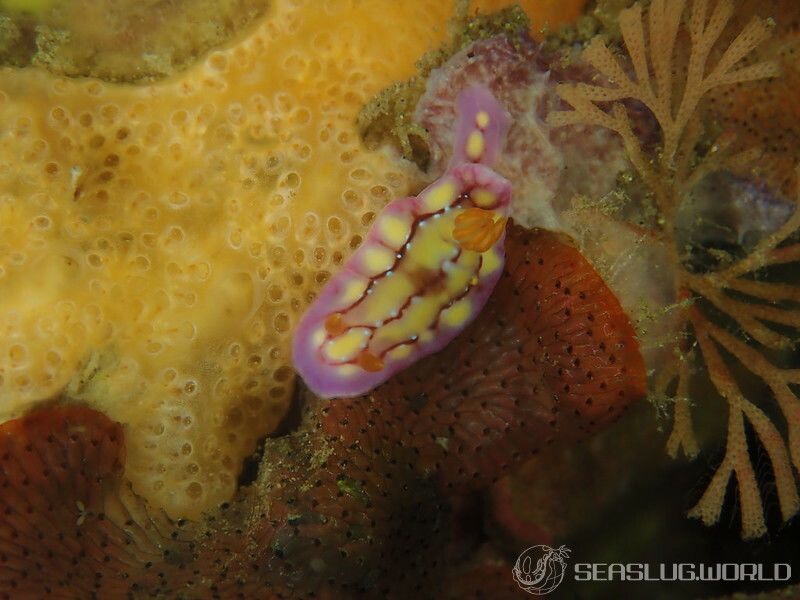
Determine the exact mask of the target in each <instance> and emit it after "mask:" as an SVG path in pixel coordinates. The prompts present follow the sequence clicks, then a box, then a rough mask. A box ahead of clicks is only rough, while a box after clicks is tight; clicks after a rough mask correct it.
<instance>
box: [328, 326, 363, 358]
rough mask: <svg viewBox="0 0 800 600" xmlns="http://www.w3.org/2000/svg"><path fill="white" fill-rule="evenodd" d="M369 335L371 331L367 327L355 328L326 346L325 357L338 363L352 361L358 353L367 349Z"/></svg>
mask: <svg viewBox="0 0 800 600" xmlns="http://www.w3.org/2000/svg"><path fill="white" fill-rule="evenodd" d="M368 335H369V329H367V328H366V327H353V328H352V329H349V330H348V331H347V332H346V333H344V334H342V335H340V336H339V337H337V338H334V339H332V340H331V341H329V342H328V343H327V344H325V347H324V352H325V355H326V356H327V357H328V358H329V359H330V360H333V361H337V362H346V361H349V360H352V359H353V358H355V356H356V354H358V352H360V351H361V350H363V349H364V348H366V346H367V340H368Z"/></svg>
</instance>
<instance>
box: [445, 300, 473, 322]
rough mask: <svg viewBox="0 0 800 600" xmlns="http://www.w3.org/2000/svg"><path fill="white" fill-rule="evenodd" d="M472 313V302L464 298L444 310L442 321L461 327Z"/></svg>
mask: <svg viewBox="0 0 800 600" xmlns="http://www.w3.org/2000/svg"><path fill="white" fill-rule="evenodd" d="M471 313H472V303H471V302H470V300H469V299H468V298H463V299H461V300H459V301H458V302H456V303H455V304H453V306H451V307H450V308H448V309H445V310H443V311H442V317H441V323H442V324H443V325H445V326H447V327H461V326H463V325H464V323H466V322H467V319H469V317H470V314H471Z"/></svg>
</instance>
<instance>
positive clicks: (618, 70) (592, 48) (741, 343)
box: [548, 0, 800, 538]
mask: <svg viewBox="0 0 800 600" xmlns="http://www.w3.org/2000/svg"><path fill="white" fill-rule="evenodd" d="M752 12H753V11H752V7H751V9H750V13H751V18H750V19H749V20H748V21H747V22H746V23H744V24H743V25H742V24H741V23H739V22H738V21H737V20H736V19H734V20H733V22H735V24H736V27H728V28H727V30H726V26H727V25H728V24H729V22H731V21H732V17H733V15H734V4H733V2H732V1H731V0H718V1H717V2H710V1H708V0H694V1H692V2H687V1H685V0H675V1H672V0H654V1H653V2H652V3H651V4H650V6H649V8H648V10H647V12H645V11H643V9H642V7H641V6H640V5H639V4H636V5H634V6H633V7H631V8H629V9H626V10H623V11H622V12H621V13H620V16H619V23H620V30H621V33H622V39H623V42H624V47H625V51H626V54H627V56H626V57H625V56H623V57H622V58H624V59H625V60H624V62H623V61H621V60H620V57H619V56H618V55H616V54H614V53H612V51H611V50H610V49H609V48H608V47H607V46H606V43H605V42H604V41H602V40H601V39H600V38H595V39H594V40H593V41H592V42H591V43H590V44H589V46H588V47H587V49H586V50H585V51H584V53H583V58H584V59H585V60H586V61H587V62H589V63H590V64H591V65H592V66H593V67H595V69H596V70H597V71H598V72H599V73H600V75H602V77H603V78H604V79H605V81H606V82H607V83H601V84H592V85H588V84H583V85H582V84H564V85H561V86H559V88H558V92H559V94H560V95H561V97H562V98H563V99H564V100H565V101H566V102H567V103H569V104H570V105H571V106H572V108H573V110H567V111H558V112H553V113H551V114H550V115H549V118H548V121H549V123H550V124H551V125H554V126H562V125H573V124H593V125H598V126H602V127H605V128H607V129H610V130H611V131H614V132H616V133H617V134H619V136H620V137H621V139H622V140H623V142H624V144H625V148H626V151H627V153H628V157H629V159H630V162H631V164H632V165H633V167H634V169H635V172H636V174H637V175H638V178H639V180H640V181H641V183H642V184H643V185H644V187H645V188H646V190H647V192H649V194H650V195H651V197H652V198H653V203H654V204H655V206H654V207H652V208H651V209H650V210H651V212H653V213H654V214H653V216H652V219H650V220H649V221H650V224H649V225H648V226H647V227H646V229H647V231H646V232H645V236H643V238H644V237H647V238H648V239H649V241H646V242H644V243H645V244H647V243H650V241H652V243H653V244H654V245H655V244H657V245H659V246H660V247H661V248H662V249H663V257H664V261H663V264H661V265H659V266H660V267H661V270H662V271H663V272H664V274H665V276H666V277H668V278H669V279H670V280H671V281H673V286H674V296H673V297H672V299H671V305H669V306H667V307H666V309H665V310H664V316H666V317H667V318H668V319H669V320H670V327H671V329H672V339H671V340H667V341H664V342H662V346H664V348H665V349H666V350H667V352H665V353H663V354H662V356H664V357H666V358H668V359H669V360H664V361H661V362H659V363H657V364H654V365H653V367H654V377H653V380H652V388H653V392H654V397H655V398H656V399H665V398H666V399H668V400H669V401H670V404H671V405H672V406H674V421H673V423H674V426H673V431H672V434H671V436H670V438H669V440H668V443H667V449H668V451H669V453H670V454H671V455H673V456H676V455H677V454H678V453H679V452H680V451H681V450H683V452H684V453H685V454H686V455H687V456H688V457H690V458H694V457H695V456H697V455H698V453H699V451H700V445H699V443H698V440H697V438H696V436H695V432H694V426H693V422H692V413H693V407H694V410H698V409H704V408H707V405H708V403H707V402H706V401H705V400H704V399H703V398H701V397H693V394H692V386H691V385H690V383H691V382H692V381H693V380H695V379H696V377H695V376H696V375H705V376H707V379H708V380H710V382H711V383H712V384H713V386H714V388H716V390H717V392H719V395H720V396H721V397H722V398H724V400H725V401H726V404H727V408H728V414H727V443H726V447H725V454H724V457H723V459H722V462H721V464H719V466H718V467H717V469H716V471H715V473H714V474H713V476H712V477H711V478H710V481H709V483H708V487H707V489H706V491H705V493H704V494H703V495H702V496H701V498H700V499H699V501H698V502H697V504H696V505H695V507H694V508H692V509H691V511H690V512H689V514H690V515H691V516H694V517H697V518H700V519H701V520H702V521H703V522H704V523H706V524H708V525H710V524H713V523H716V522H718V521H719V519H720V515H721V512H722V508H723V504H724V502H725V497H726V491H727V489H728V487H729V483H730V482H731V481H734V482H735V487H736V489H737V490H738V493H739V494H738V495H739V499H740V502H739V506H740V510H741V534H742V537H743V538H755V537H759V536H761V535H764V534H765V533H766V531H767V526H766V517H765V510H764V501H763V497H762V490H761V486H760V485H759V483H758V480H757V477H756V474H755V468H754V465H753V460H754V459H753V458H752V455H753V452H754V451H755V450H754V449H749V448H748V436H747V435H746V430H747V428H752V431H753V433H754V437H753V438H752V439H754V440H757V442H758V444H760V445H761V446H762V447H763V449H764V450H765V451H766V454H767V456H768V457H769V460H770V463H771V470H772V473H773V475H774V479H775V486H774V493H775V494H776V495H777V499H778V504H779V506H780V515H781V517H782V519H783V520H784V521H788V520H789V519H790V518H791V517H792V516H793V515H794V514H796V513H797V511H798V509H799V508H800V496H799V495H798V489H797V470H798V469H800V445H799V442H798V439H800V437H799V436H800V420H798V415H800V409H798V407H800V399H798V396H797V389H798V388H797V385H798V384H800V377H798V375H797V373H798V370H797V369H796V365H795V367H793V366H792V364H793V363H792V358H791V349H792V347H793V345H794V344H795V343H796V340H797V339H798V331H800V308H798V305H799V301H800V287H798V285H797V281H796V278H795V279H792V277H791V276H788V275H787V274H788V273H789V270H790V269H787V268H786V267H790V266H791V265H792V264H795V265H796V263H797V262H798V261H800V243H798V231H800V211H798V210H797V203H792V202H791V201H788V200H787V201H785V202H784V201H783V200H780V201H779V200H777V199H776V198H775V196H774V193H775V192H768V193H762V192H755V191H753V190H752V189H751V190H750V191H749V192H748V193H747V194H745V196H744V197H743V199H742V198H739V199H736V198H734V199H731V198H725V196H718V197H716V198H712V200H716V204H719V203H721V202H727V204H728V206H727V207H726V209H728V210H730V211H731V212H733V213H737V212H738V214H739V219H740V223H739V224H735V225H734V233H739V234H742V235H740V236H739V237H740V238H741V237H744V235H743V233H744V232H745V230H746V229H748V228H751V227H752V226H753V225H754V223H753V222H750V223H745V221H746V220H747V219H746V217H744V216H743V215H746V214H754V215H755V219H754V221H755V225H757V226H760V231H758V232H757V233H758V235H757V239H756V241H755V242H752V241H751V242H750V243H748V242H747V241H746V240H744V241H743V240H741V239H740V240H737V242H738V244H737V248H736V251H730V250H729V249H728V250H715V249H714V248H711V250H710V251H709V248H708V244H707V243H705V244H704V243H697V244H691V243H689V244H687V243H685V240H686V237H685V236H684V233H685V231H682V230H683V229H685V227H687V223H688V227H690V228H691V227H695V228H697V227H698V226H699V227H702V226H703V222H704V219H705V220H708V218H707V217H704V215H703V214H702V212H701V210H700V209H699V208H698V206H696V205H693V202H695V197H696V196H697V195H698V194H700V192H699V190H700V188H701V187H702V186H704V185H708V181H709V178H712V177H717V178H719V177H722V180H725V178H726V177H729V174H730V173H737V174H745V175H746V177H747V178H748V179H749V180H751V181H753V180H756V181H757V180H759V179H760V177H759V174H760V173H763V172H764V168H767V167H770V164H769V162H765V161H762V160H760V158H761V156H762V149H761V148H760V147H758V146H755V147H742V145H741V143H738V144H737V143H734V142H736V141H737V140H736V137H737V136H736V134H737V131H736V130H726V131H724V132H723V133H722V134H721V135H719V136H717V137H716V138H715V137H714V136H713V134H711V133H709V132H710V131H712V130H713V127H709V122H708V120H706V121H704V120H703V118H702V115H703V108H704V107H705V106H706V105H707V102H706V101H707V100H709V99H711V98H716V99H717V100H719V98H724V97H725V95H726V94H727V95H728V96H730V95H731V94H732V93H733V91H735V90H742V89H743V90H745V91H744V92H743V93H744V94H750V95H752V94H753V93H754V92H752V91H747V90H748V86H747V85H744V84H746V83H747V82H752V81H756V80H762V79H769V80H770V81H768V82H767V85H768V86H769V89H776V88H775V85H774V84H773V83H772V82H774V81H775V79H774V78H776V77H778V76H779V75H780V70H779V68H778V63H777V61H776V60H775V58H776V56H780V54H777V53H776V51H775V47H776V46H775V45H773V46H772V49H773V51H772V52H770V51H768V50H769V47H764V46H763V44H764V43H765V42H767V40H768V39H769V38H770V37H771V35H772V33H773V30H774V28H775V27H774V23H773V22H772V21H771V20H768V19H764V18H761V17H759V16H755V15H753V14H752ZM742 14H745V13H742ZM737 16H741V15H737ZM682 35H686V36H687V37H688V56H683V53H682V47H681V46H682V45H681V44H679V43H678V42H677V40H678V39H680V36H682ZM781 35H782V36H783V37H782V39H784V40H787V39H790V37H789V38H787V37H786V36H791V35H792V34H791V32H789V33H788V34H787V33H786V32H785V31H784V32H783V33H782V34H781ZM786 43H788V42H786ZM777 48H778V49H779V50H780V49H781V48H785V44H778V45H777ZM759 85H760V84H759ZM732 86H736V87H732ZM765 89H766V88H765ZM778 89H780V88H778ZM631 101H635V102H638V103H640V105H643V106H644V107H646V108H647V109H648V110H649V111H650V112H651V113H652V115H653V116H654V118H655V119H656V121H657V123H658V126H659V128H660V133H661V141H660V144H652V143H650V142H648V141H647V140H644V139H642V137H641V135H640V134H638V133H637V132H635V131H634V128H633V127H632V121H631V113H630V104H628V103H629V102H631ZM714 109H715V111H716V113H717V115H722V118H723V121H724V119H725V118H726V114H727V115H728V116H729V115H731V114H733V113H734V112H735V110H734V109H732V108H731V109H726V107H725V105H722V107H720V106H719V104H718V105H717V106H716V107H714ZM726 111H727V112H726ZM731 122H732V121H731V120H730V119H728V121H727V124H730V123H731ZM748 127H749V125H748ZM789 129H791V127H790V128H789ZM741 137H742V138H743V140H744V142H748V141H749V140H752V139H753V136H751V135H748V134H746V133H745V134H744V135H743V136H741ZM764 139H765V140H769V139H774V136H773V135H772V134H771V133H769V132H767V133H765V134H764ZM767 170H768V171H769V168H768V169H767ZM768 174H769V173H768ZM767 179H768V180H769V179H772V180H773V183H774V185H775V186H776V187H778V188H781V187H783V186H784V185H785V181H786V180H787V179H791V178H786V177H775V176H774V172H773V173H772V177H767ZM726 181H727V180H726ZM737 185H739V184H737ZM747 185H749V184H747V183H745V184H743V185H739V187H740V189H741V188H742V187H746V186H747ZM713 188H714V186H712V189H713ZM773 189H774V188H773ZM778 191H780V190H778ZM712 203H713V202H712ZM778 205H780V206H778ZM776 207H777V208H780V209H781V210H776ZM781 207H784V208H786V209H787V210H783V208H781ZM758 208H764V209H765V211H766V209H767V208H769V209H770V211H771V213H772V215H773V216H765V214H766V212H762V213H760V214H759V213H758V212H757V211H756V209H758ZM646 209H647V207H642V208H641V210H642V212H645V210H646ZM693 211H694V212H693ZM748 211H749V212H748ZM687 212H688V214H689V215H690V218H689V219H687V220H686V221H684V222H682V221H681V220H680V215H681V213H687ZM778 213H781V214H780V218H776V216H775V215H777V214H778ZM711 221H712V223H711V224H713V218H712V219H711ZM756 229H758V227H756ZM689 237H691V236H689ZM701 241H702V240H701ZM703 252H704V253H705V254H706V255H710V256H711V260H709V261H707V263H706V264H705V265H704V266H701V267H700V268H698V266H697V264H696V261H695V257H696V255H697V254H698V253H703ZM709 263H710V264H709ZM782 269H783V270H782ZM698 350H699V352H698ZM750 376H752V378H754V379H755V380H760V383H759V385H761V386H762V387H763V389H766V390H768V392H767V393H766V394H760V393H758V392H753V391H752V390H754V389H757V388H755V387H753V386H744V385H742V383H741V380H742V378H743V377H750ZM748 390H749V391H748ZM773 401H774V405H776V406H777V408H778V411H773V410H772V409H771V407H770V406H769V405H770V404H771V403H772V402H773ZM773 413H774V414H773ZM716 418H720V417H716ZM781 421H782V422H781Z"/></svg>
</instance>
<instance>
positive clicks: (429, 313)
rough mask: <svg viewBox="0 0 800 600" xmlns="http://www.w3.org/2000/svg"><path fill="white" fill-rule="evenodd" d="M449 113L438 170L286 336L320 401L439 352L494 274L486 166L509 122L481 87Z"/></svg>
mask: <svg viewBox="0 0 800 600" xmlns="http://www.w3.org/2000/svg"><path fill="white" fill-rule="evenodd" d="M458 108H459V110H458V122H457V129H456V136H455V148H454V152H453V159H452V160H451V162H450V165H449V166H448V169H447V170H446V172H445V173H444V174H443V175H442V176H441V177H440V178H439V179H437V180H436V181H435V182H433V183H432V184H431V185H429V186H428V187H427V188H425V189H424V190H423V191H422V192H421V193H420V194H419V195H418V196H414V197H410V198H403V199H398V200H394V201H393V202H391V203H389V204H388V205H387V206H386V207H385V208H384V209H383V211H382V212H381V213H380V214H379V215H378V216H377V218H376V220H375V223H374V225H373V227H372V229H371V230H370V233H369V235H368V236H367V238H366V239H365V241H364V243H363V244H362V245H361V247H359V248H358V250H356V252H355V253H354V254H353V255H352V256H351V258H350V259H349V260H348V261H347V263H346V264H345V265H344V266H343V267H342V269H341V271H340V272H339V273H337V274H336V275H335V276H334V277H333V278H332V279H331V280H330V281H329V282H328V284H327V285H326V286H325V288H324V289H323V290H322V292H321V293H320V295H319V296H318V297H317V299H316V300H315V302H314V303H313V304H312V305H311V307H310V308H309V310H308V311H307V312H306V313H305V314H304V315H303V318H302V320H301V322H300V324H299V325H298V327H297V329H296V331H295V335H294V341H293V360H294V365H295V368H296V369H297V371H298V372H299V373H300V375H301V376H302V377H303V379H304V381H305V382H306V384H307V385H308V386H309V387H310V388H311V389H312V390H313V391H314V392H316V393H317V394H318V395H320V396H323V397H327V398H332V397H349V396H356V395H359V394H363V393H366V392H368V391H370V390H372V389H373V388H375V387H376V386H378V385H380V384H381V383H383V382H384V381H386V380H387V379H388V378H389V377H390V376H391V375H393V374H394V373H396V372H398V371H400V370H402V369H405V368H406V367H408V366H409V365H411V364H413V363H414V362H416V361H417V360H419V359H420V358H422V357H424V356H427V355H429V354H431V353H433V352H437V351H439V350H441V349H442V348H443V347H444V346H446V345H447V344H448V343H449V342H450V341H452V340H453V338H455V337H456V335H458V333H459V332H461V331H462V330H463V329H464V328H465V327H466V326H467V325H468V324H469V323H471V322H472V320H473V319H474V318H475V317H476V316H477V315H478V313H479V312H480V311H481V309H482V308H483V306H484V304H485V303H486V301H487V299H488V298H489V295H490V294H491V292H492V290H493V289H494V286H495V284H496V283H497V281H498V279H499V277H500V275H501V273H502V271H503V264H504V261H505V252H504V240H505V225H506V221H507V219H508V214H509V210H510V203H511V184H510V183H509V182H508V181H507V180H505V179H504V178H502V177H501V176H500V175H498V174H497V173H495V172H494V171H493V170H492V169H491V167H490V165H491V164H492V163H493V162H494V161H495V160H496V158H497V156H498V154H499V152H500V150H501V148H502V144H503V141H504V140H505V134H506V131H507V128H508V117H507V116H506V114H505V112H504V110H503V109H502V108H501V107H500V105H499V104H498V103H497V101H496V100H495V99H494V97H493V96H492V95H491V93H490V92H489V91H488V90H486V89H485V88H482V87H472V88H469V89H467V90H465V91H464V92H462V93H461V95H460V97H459V99H458Z"/></svg>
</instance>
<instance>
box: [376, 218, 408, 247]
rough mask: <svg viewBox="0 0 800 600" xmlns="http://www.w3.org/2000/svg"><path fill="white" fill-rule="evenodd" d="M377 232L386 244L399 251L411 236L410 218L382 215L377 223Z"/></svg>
mask: <svg viewBox="0 0 800 600" xmlns="http://www.w3.org/2000/svg"><path fill="white" fill-rule="evenodd" d="M378 232H379V233H380V235H381V238H382V239H383V240H384V241H385V242H386V244H388V245H389V246H392V247H393V248H396V249H398V250H399V249H400V248H401V247H402V246H403V245H404V244H405V243H406V241H408V236H409V235H411V217H410V215H409V216H408V217H406V218H403V217H400V216H399V215H383V216H382V217H380V221H378Z"/></svg>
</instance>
